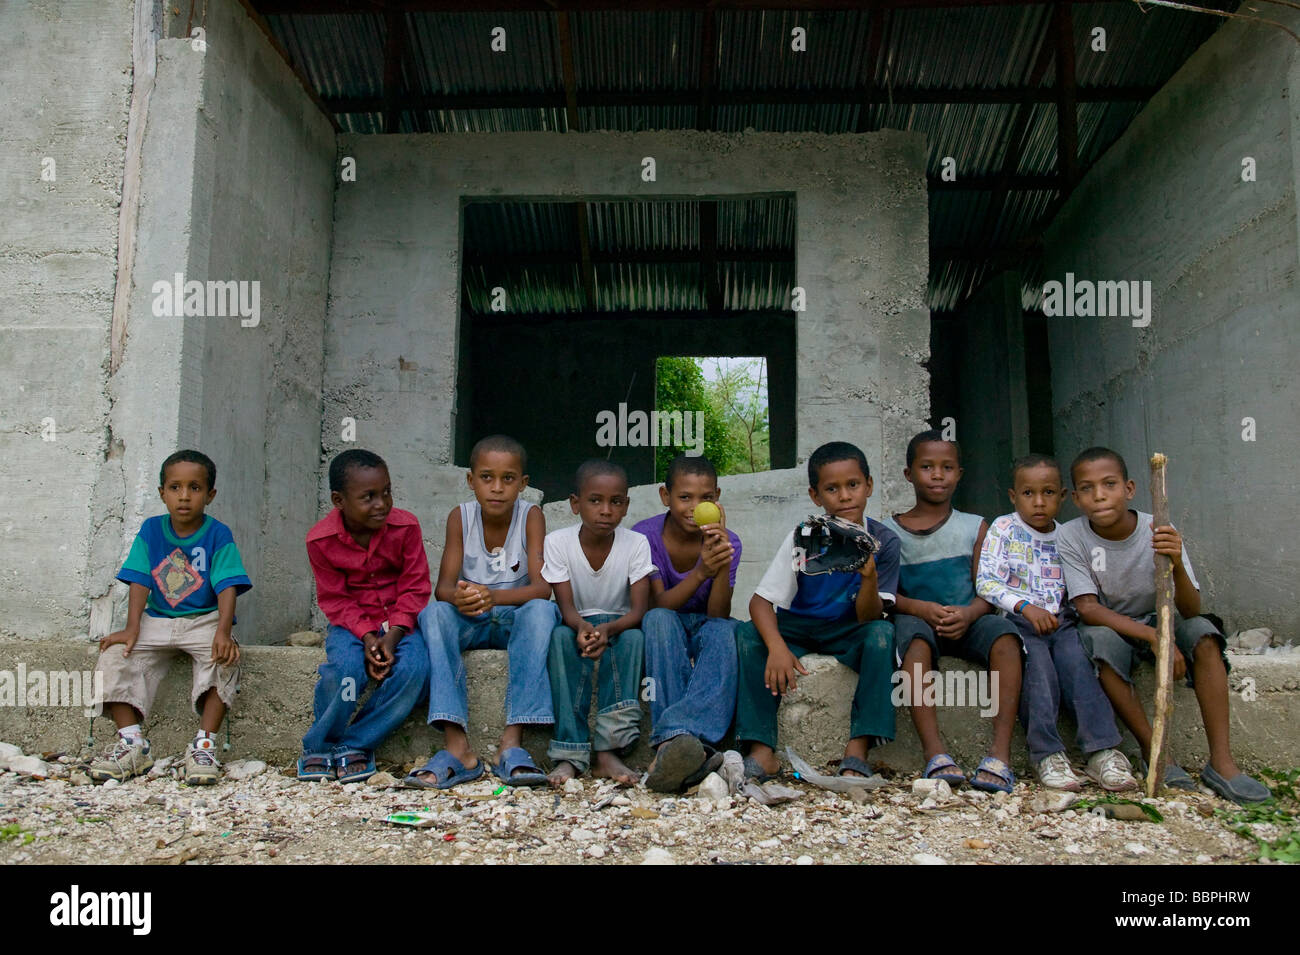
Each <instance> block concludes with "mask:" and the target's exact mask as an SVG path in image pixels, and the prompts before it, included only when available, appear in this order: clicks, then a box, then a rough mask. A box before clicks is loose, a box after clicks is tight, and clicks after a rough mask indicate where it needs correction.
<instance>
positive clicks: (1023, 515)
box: [1007, 464, 1061, 534]
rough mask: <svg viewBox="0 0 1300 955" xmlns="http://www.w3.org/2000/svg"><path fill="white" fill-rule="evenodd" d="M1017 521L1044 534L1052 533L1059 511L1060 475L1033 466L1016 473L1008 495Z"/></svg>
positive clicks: (1050, 469)
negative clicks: (1013, 484)
mask: <svg viewBox="0 0 1300 955" xmlns="http://www.w3.org/2000/svg"><path fill="white" fill-rule="evenodd" d="M1007 493H1008V494H1010V495H1011V503H1012V504H1013V505H1014V506H1015V508H1016V513H1017V514H1019V515H1020V519H1021V520H1022V521H1024V522H1025V523H1026V524H1028V525H1029V526H1030V527H1032V528H1033V529H1034V530H1036V531H1039V532H1040V533H1043V534H1049V533H1051V530H1052V526H1053V522H1054V521H1055V520H1056V514H1057V512H1058V511H1059V510H1060V509H1061V472H1060V471H1058V470H1056V468H1054V467H1052V466H1051V465H1048V464H1036V465H1034V466H1033V467H1031V468H1021V469H1020V470H1019V471H1017V472H1016V486H1015V487H1014V488H1012V489H1011V490H1010V491H1008V492H1007Z"/></svg>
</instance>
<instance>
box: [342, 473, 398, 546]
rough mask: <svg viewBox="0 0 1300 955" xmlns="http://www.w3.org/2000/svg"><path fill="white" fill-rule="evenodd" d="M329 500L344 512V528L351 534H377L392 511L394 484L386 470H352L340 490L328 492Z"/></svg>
mask: <svg viewBox="0 0 1300 955" xmlns="http://www.w3.org/2000/svg"><path fill="white" fill-rule="evenodd" d="M330 500H331V501H333V502H334V506H335V507H337V508H338V509H339V510H340V511H342V512H343V526H344V527H346V528H347V529H348V530H350V531H377V530H379V529H380V528H381V527H383V526H384V522H385V521H386V520H388V512H389V511H391V510H392V509H393V485H392V482H391V481H389V479H388V468H351V469H349V470H348V473H347V478H346V484H345V486H344V488H343V490H342V491H331V492H330Z"/></svg>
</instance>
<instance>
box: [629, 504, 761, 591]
mask: <svg viewBox="0 0 1300 955" xmlns="http://www.w3.org/2000/svg"><path fill="white" fill-rule="evenodd" d="M667 517H668V512H667V511H664V513H662V514H657V515H655V516H654V517H647V518H646V519H645V520H644V521H639V522H637V523H636V524H635V525H633V527H632V530H634V531H636V532H637V533H639V534H644V535H645V536H646V539H647V540H649V541H650V559H651V560H653V561H654V565H655V572H654V573H653V574H651V575H650V576H651V577H658V578H659V580H660V582H662V583H663V585H664V590H672V589H673V588H674V587H676V586H677V585H678V584H680V583H681V582H682V581H683V580H685V579H686V578H687V577H688V576H689V575H690V571H689V570H688V571H686V573H684V574H683V573H678V571H677V568H676V567H674V566H673V561H672V558H671V557H669V556H668V547H667V545H665V544H664V521H665V520H666V519H667ZM726 531H727V537H728V538H730V540H731V548H732V550H733V551H735V553H734V554H732V555H731V569H730V571H728V573H727V577H728V579H729V580H730V581H731V586H732V587H735V586H736V568H737V567H739V566H740V538H739V537H737V536H736V535H735V533H734V532H733V531H732V530H731V528H726ZM712 589H713V580H712V579H709V580H706V581H705V582H704V583H702V584H700V589H699V590H697V591H695V593H693V594H691V596H690V597H688V598H687V599H686V603H684V604H682V605H681V606H680V607H678V608H677V612H678V613H708V611H709V592H710V591H711V590H712Z"/></svg>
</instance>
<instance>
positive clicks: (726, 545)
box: [700, 524, 736, 577]
mask: <svg viewBox="0 0 1300 955" xmlns="http://www.w3.org/2000/svg"><path fill="white" fill-rule="evenodd" d="M704 526H705V527H706V528H715V527H716V528H718V529H719V530H718V531H717V532H716V533H713V534H711V533H710V532H709V531H708V530H706V531H705V536H704V544H703V546H702V548H701V550H700V564H701V565H702V566H703V567H704V573H705V574H707V575H708V576H709V577H716V576H718V574H720V573H722V572H723V571H724V570H727V569H729V568H730V567H731V558H732V557H733V556H735V553H736V552H735V549H734V548H733V547H732V546H731V539H730V538H728V537H727V536H726V533H725V532H724V531H722V530H721V528H722V525H721V524H706V525H704Z"/></svg>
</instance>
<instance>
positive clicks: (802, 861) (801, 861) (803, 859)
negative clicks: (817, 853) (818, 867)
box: [794, 856, 813, 865]
mask: <svg viewBox="0 0 1300 955" xmlns="http://www.w3.org/2000/svg"><path fill="white" fill-rule="evenodd" d="M794 864H795V865H812V864H813V857H812V856H800V857H799V858H797V859H795V860H794Z"/></svg>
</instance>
